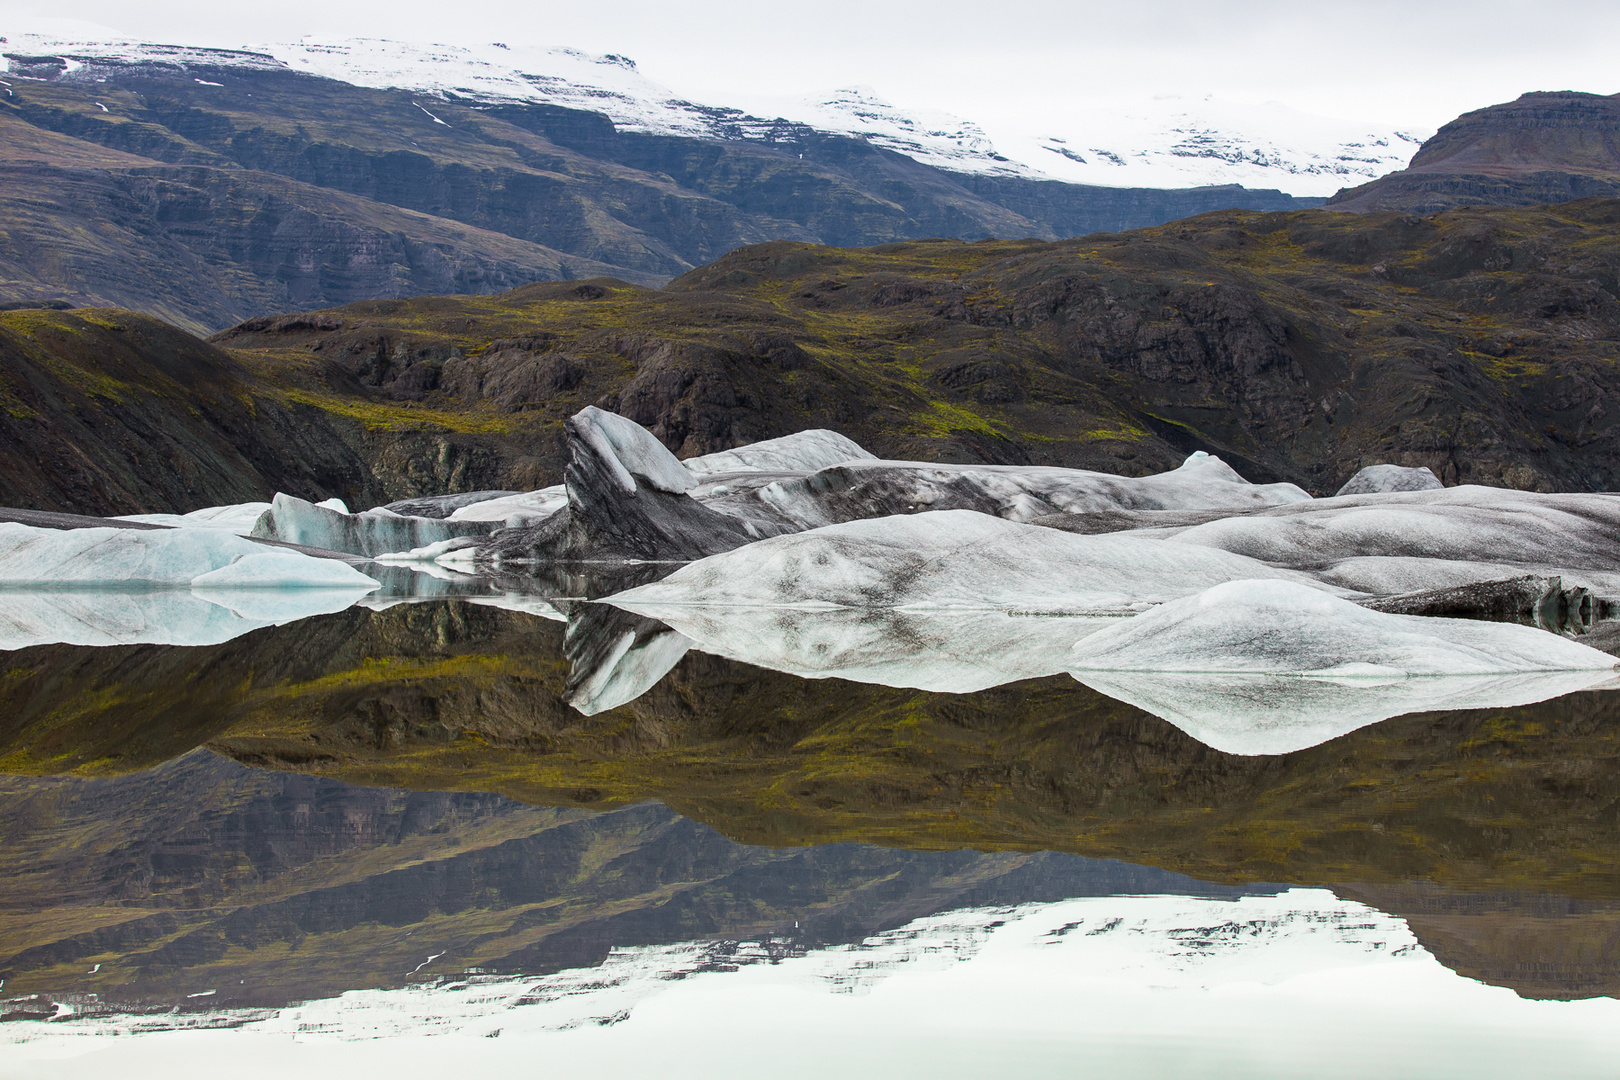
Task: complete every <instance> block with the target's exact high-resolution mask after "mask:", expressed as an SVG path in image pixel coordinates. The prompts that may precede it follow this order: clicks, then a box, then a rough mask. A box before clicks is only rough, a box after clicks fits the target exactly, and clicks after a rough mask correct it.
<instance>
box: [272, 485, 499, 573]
mask: <svg viewBox="0 0 1620 1080" xmlns="http://www.w3.org/2000/svg"><path fill="white" fill-rule="evenodd" d="M493 528H494V525H493V523H491V522H487V521H449V520H446V519H442V518H426V517H404V516H402V515H400V514H396V513H393V512H392V511H389V510H386V509H384V508H381V507H379V508H377V509H374V510H367V511H366V512H365V513H362V514H347V513H344V512H342V511H340V510H335V509H332V508H330V507H325V506H320V505H318V504H316V503H312V502H307V501H305V500H304V499H298V498H294V497H293V496H291V495H284V494H281V493H280V492H278V493H277V494H276V497H275V498H274V499H272V500H271V503H270V509H269V510H268V511H266V512H265V513H264V514H263V515H262V516H261V517H260V518H259V520H258V522H257V524H255V525H254V527H253V532H252V535H253V536H255V537H258V538H261V539H265V540H279V541H282V542H283V543H288V544H298V545H300V546H302V547H312V548H321V549H323V550H326V551H339V552H344V553H347V554H350V555H364V556H367V557H374V556H377V555H383V554H386V553H389V552H397V551H409V550H411V549H412V548H420V547H426V546H427V545H428V544H433V543H437V542H439V541H441V540H451V539H454V538H456V537H461V536H487V535H488V534H489V533H490V532H491V531H492V530H493Z"/></svg>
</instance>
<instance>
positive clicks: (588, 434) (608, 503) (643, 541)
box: [412, 406, 770, 565]
mask: <svg viewBox="0 0 1620 1080" xmlns="http://www.w3.org/2000/svg"><path fill="white" fill-rule="evenodd" d="M564 432H565V433H566V435H567V438H568V448H569V457H570V460H569V463H568V467H567V468H566V469H565V470H564V471H563V483H564V486H565V488H566V491H567V504H566V506H564V507H563V508H562V509H561V510H559V511H558V512H557V513H555V514H552V515H551V516H550V517H547V518H546V519H545V520H543V521H541V522H540V523H539V524H536V525H531V526H527V527H516V528H508V529H504V530H502V531H501V533H500V534H499V535H498V536H496V537H495V538H494V539H493V541H492V542H491V543H490V544H489V545H488V546H487V547H486V548H485V549H484V552H483V556H484V557H485V558H486V559H488V560H489V561H491V562H494V563H495V564H496V565H501V564H504V563H547V562H593V561H599V562H646V561H664V560H674V561H686V560H689V559H697V558H702V557H703V556H705V555H712V554H714V553H716V552H720V551H729V550H731V549H732V548H736V547H741V546H742V545H744V544H748V543H751V542H752V541H754V540H757V539H759V538H760V537H761V536H766V535H770V533H769V532H766V531H762V530H761V529H759V528H757V527H756V526H755V525H754V524H753V523H751V522H745V521H739V520H738V519H737V518H735V517H730V516H727V515H726V514H722V513H718V512H716V511H714V510H711V509H709V508H708V507H706V506H704V505H703V504H702V503H700V502H698V501H697V500H696V499H694V498H692V497H691V495H690V494H688V492H689V491H690V489H691V488H693V487H694V486H696V484H697V482H698V481H697V478H696V477H695V476H694V475H693V474H692V473H690V472H688V471H687V469H686V466H684V465H682V464H681V463H680V461H678V460H677V459H676V457H675V455H674V454H671V453H670V452H669V451H668V450H667V449H665V448H664V444H663V443H661V442H659V441H658V440H657V439H656V438H655V437H654V436H653V435H652V433H651V432H649V431H648V430H647V429H646V428H643V427H642V426H641V425H639V424H637V423H635V422H634V421H632V420H626V419H625V418H624V417H622V416H618V415H616V414H614V413H610V412H604V411H603V410H601V409H598V408H595V407H594V406H592V407H588V408H585V409H582V410H581V411H580V412H578V413H577V414H575V415H574V416H571V417H569V419H568V421H567V422H566V423H565V424H564ZM451 524H460V523H458V522H452V523H451ZM468 524H471V523H468ZM486 527H487V526H486ZM412 546H419V545H412Z"/></svg>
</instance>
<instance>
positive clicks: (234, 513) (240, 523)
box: [113, 502, 270, 536]
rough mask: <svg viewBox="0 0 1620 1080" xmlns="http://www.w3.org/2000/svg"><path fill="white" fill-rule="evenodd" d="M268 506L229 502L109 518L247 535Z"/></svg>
mask: <svg viewBox="0 0 1620 1080" xmlns="http://www.w3.org/2000/svg"><path fill="white" fill-rule="evenodd" d="M268 509H270V504H269V503H267V502H246V503H234V504H232V505H230V506H207V507H204V508H203V509H201V510H193V511H191V512H190V513H187V514H126V515H124V516H123V517H118V518H114V519H113V520H114V521H134V522H139V523H142V524H146V525H164V526H167V527H168V528H171V529H224V530H225V531H227V532H233V533H235V534H236V535H237V536H247V535H249V534H250V533H252V532H253V526H254V525H255V524H257V522H258V520H259V517H260V516H261V515H262V514H263V513H264V512H265V511H266V510H268Z"/></svg>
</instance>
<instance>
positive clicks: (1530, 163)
mask: <svg viewBox="0 0 1620 1080" xmlns="http://www.w3.org/2000/svg"><path fill="white" fill-rule="evenodd" d="M1617 195H1620V94H1617V95H1614V96H1612V97H1604V96H1602V95H1599V94H1582V93H1576V92H1573V91H1564V92H1560V93H1538V94H1525V95H1524V96H1523V97H1520V98H1519V99H1518V100H1517V101H1510V102H1507V103H1506V104H1503V105H1492V106H1490V107H1489V108H1485V109H1479V110H1477V111H1475V112H1471V113H1464V114H1463V115H1462V116H1459V117H1458V118H1457V119H1455V120H1453V121H1452V122H1451V123H1449V124H1447V125H1446V126H1445V127H1443V128H1441V129H1440V130H1439V131H1438V132H1437V133H1436V134H1435V136H1434V137H1433V138H1432V139H1430V140H1429V141H1428V142H1426V143H1424V144H1423V146H1422V148H1421V149H1419V150H1418V152H1417V154H1416V155H1415V156H1414V157H1413V158H1412V163H1411V165H1410V166H1408V167H1407V168H1406V169H1403V170H1401V171H1400V172H1394V173H1390V174H1389V175H1388V176H1383V177H1380V178H1379V179H1377V180H1374V181H1373V182H1372V183H1370V184H1363V185H1362V186H1360V187H1357V188H1350V189H1348V190H1345V191H1341V192H1339V193H1338V194H1337V195H1335V196H1334V197H1333V198H1332V199H1329V200H1328V202H1327V205H1328V206H1331V207H1333V208H1334V209H1336V210H1352V211H1366V210H1406V211H1409V212H1412V213H1417V214H1432V213H1434V212H1435V211H1437V210H1445V209H1448V208H1450V207H1456V206H1534V205H1538V204H1541V203H1556V202H1565V201H1567V200H1570V199H1583V198H1589V197H1592V196H1603V197H1609V198H1613V197H1615V196H1617Z"/></svg>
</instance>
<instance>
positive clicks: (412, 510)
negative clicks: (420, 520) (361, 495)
mask: <svg viewBox="0 0 1620 1080" xmlns="http://www.w3.org/2000/svg"><path fill="white" fill-rule="evenodd" d="M521 494H523V493H522V492H521V491H463V492H461V493H459V494H456V495H421V496H418V497H416V498H412V499H400V500H399V501H397V502H391V503H389V504H387V505H386V506H374V507H372V510H373V512H375V511H378V510H385V511H387V512H388V513H390V514H398V515H399V516H400V517H425V518H446V517H449V516H450V515H451V514H453V513H455V512H456V511H457V510H460V509H462V508H463V507H467V506H473V505H475V504H477V503H481V502H488V501H489V500H491V499H502V498H505V497H506V496H508V495H521Z"/></svg>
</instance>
